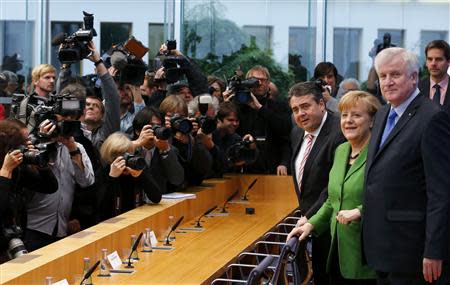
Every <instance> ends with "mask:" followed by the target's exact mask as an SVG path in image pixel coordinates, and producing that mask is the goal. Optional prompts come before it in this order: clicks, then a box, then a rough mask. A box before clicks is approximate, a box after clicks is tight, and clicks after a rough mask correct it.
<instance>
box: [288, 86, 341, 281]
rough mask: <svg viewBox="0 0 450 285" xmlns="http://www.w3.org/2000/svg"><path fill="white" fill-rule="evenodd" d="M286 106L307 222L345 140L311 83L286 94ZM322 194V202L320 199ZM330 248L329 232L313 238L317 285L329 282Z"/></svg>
mask: <svg viewBox="0 0 450 285" xmlns="http://www.w3.org/2000/svg"><path fill="white" fill-rule="evenodd" d="M289 105H290V107H291V110H292V113H293V115H294V119H295V122H296V124H297V125H296V126H294V128H293V129H292V132H291V148H292V152H293V155H292V156H291V169H292V176H293V178H294V185H295V191H296V192H297V199H298V202H299V204H300V210H301V211H302V213H305V214H306V218H309V217H311V216H312V215H314V214H315V212H316V211H317V210H318V209H319V208H320V206H321V205H322V203H323V202H324V201H325V200H326V194H327V191H326V187H327V184H328V174H329V172H330V169H331V166H332V165H333V158H334V152H335V150H336V147H337V146H338V145H339V144H341V143H343V142H344V141H345V138H344V136H343V135H342V132H341V128H340V125H339V118H338V117H335V116H333V115H332V114H331V113H328V112H327V111H326V108H325V102H324V100H323V97H322V91H321V90H320V89H319V88H318V87H317V86H316V85H315V84H314V83H313V82H304V83H298V84H295V85H294V86H292V87H291V89H290V90H289ZM324 189H325V190H324ZM321 192H323V195H322V196H323V197H324V199H319V196H321ZM318 200H320V201H321V202H318ZM313 205H317V206H314V207H313ZM304 222H306V220H305V219H301V220H300V221H299V223H298V224H297V225H299V226H300V225H301V224H302V223H304ZM329 246H330V232H328V231H327V232H326V233H324V234H322V235H321V236H319V237H314V240H313V271H314V283H315V284H316V285H321V284H328V282H329V281H328V276H327V274H326V263H327V262H326V261H327V256H328V251H329Z"/></svg>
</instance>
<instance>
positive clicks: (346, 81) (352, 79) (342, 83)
mask: <svg viewBox="0 0 450 285" xmlns="http://www.w3.org/2000/svg"><path fill="white" fill-rule="evenodd" d="M346 83H351V84H354V85H356V88H357V89H358V90H360V89H361V83H359V81H358V80H356V79H355V78H347V79H344V80H342V81H341V83H339V89H341V88H343V86H344V84H346Z"/></svg>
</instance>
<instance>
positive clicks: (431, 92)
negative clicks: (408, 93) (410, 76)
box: [419, 40, 450, 106]
mask: <svg viewBox="0 0 450 285" xmlns="http://www.w3.org/2000/svg"><path fill="white" fill-rule="evenodd" d="M425 56H426V65H427V69H428V72H429V73H430V76H429V78H426V79H424V80H422V81H420V82H419V89H420V93H422V94H423V95H424V96H425V97H427V98H430V100H432V101H433V102H435V103H436V104H439V105H445V106H450V88H448V87H449V86H448V81H449V78H450V77H449V75H448V73H447V70H448V67H449V66H450V46H449V45H448V43H447V42H446V41H444V40H435V41H431V42H430V43H429V44H428V45H427V46H426V48H425Z"/></svg>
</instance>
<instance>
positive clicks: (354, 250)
mask: <svg viewBox="0 0 450 285" xmlns="http://www.w3.org/2000/svg"><path fill="white" fill-rule="evenodd" d="M350 151H351V147H350V144H349V143H348V142H346V143H343V144H341V145H340V146H339V147H338V148H337V149H336V153H335V156H334V161H333V167H332V168H331V171H330V179H329V181H328V199H327V201H326V202H325V203H324V204H323V205H322V207H321V208H320V210H319V211H318V212H317V213H316V214H315V215H314V216H313V217H311V219H310V220H309V222H310V223H311V224H312V225H314V232H315V233H317V234H321V233H322V232H324V231H325V230H326V229H328V228H330V227H331V245H332V246H331V247H330V252H329V254H328V261H327V271H329V270H330V265H331V264H330V263H331V260H332V258H331V253H332V252H333V250H334V248H333V246H334V245H335V239H337V243H336V244H337V246H338V249H339V268H340V269H341V275H342V276H343V277H344V278H347V279H370V278H375V277H376V275H375V272H374V271H373V270H371V269H369V267H367V265H363V264H362V248H361V247H362V245H361V222H360V221H353V222H351V223H350V224H347V225H343V224H339V223H338V222H337V220H336V215H337V213H338V212H339V211H340V210H352V209H355V208H358V209H359V210H360V211H362V202H363V189H364V172H365V166H366V157H367V145H366V146H365V147H364V148H363V149H362V150H361V153H360V154H359V156H358V158H357V159H356V160H355V162H354V163H353V165H352V166H351V167H350V169H349V170H348V172H347V163H348V158H349V156H350ZM334 253H336V251H335V250H334Z"/></svg>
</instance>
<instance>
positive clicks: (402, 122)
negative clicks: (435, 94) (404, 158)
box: [375, 94, 428, 159]
mask: <svg viewBox="0 0 450 285" xmlns="http://www.w3.org/2000/svg"><path fill="white" fill-rule="evenodd" d="M424 98H425V97H424V96H422V95H421V94H419V95H417V97H416V98H414V100H413V101H412V102H411V103H410V104H409V106H408V108H406V110H405V112H404V113H403V115H402V116H401V117H400V119H399V120H398V122H397V124H395V126H394V128H393V129H392V131H391V133H390V134H389V136H388V137H387V138H386V141H385V142H384V144H383V145H382V146H381V148H380V149H379V150H378V152H377V154H376V156H375V159H376V157H377V156H378V155H379V154H380V153H381V152H382V151H383V150H384V149H385V148H386V147H387V146H388V145H389V144H390V143H391V141H392V140H393V139H394V138H395V137H396V136H397V135H398V134H399V133H400V131H401V130H402V129H403V128H404V127H405V126H406V124H408V122H409V120H411V118H412V117H414V115H415V114H416V110H417V108H418V107H419V103H420V102H421V100H423V99H424ZM427 100H428V99H427ZM382 130H383V131H384V125H383V128H382ZM383 131H381V134H383Z"/></svg>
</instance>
